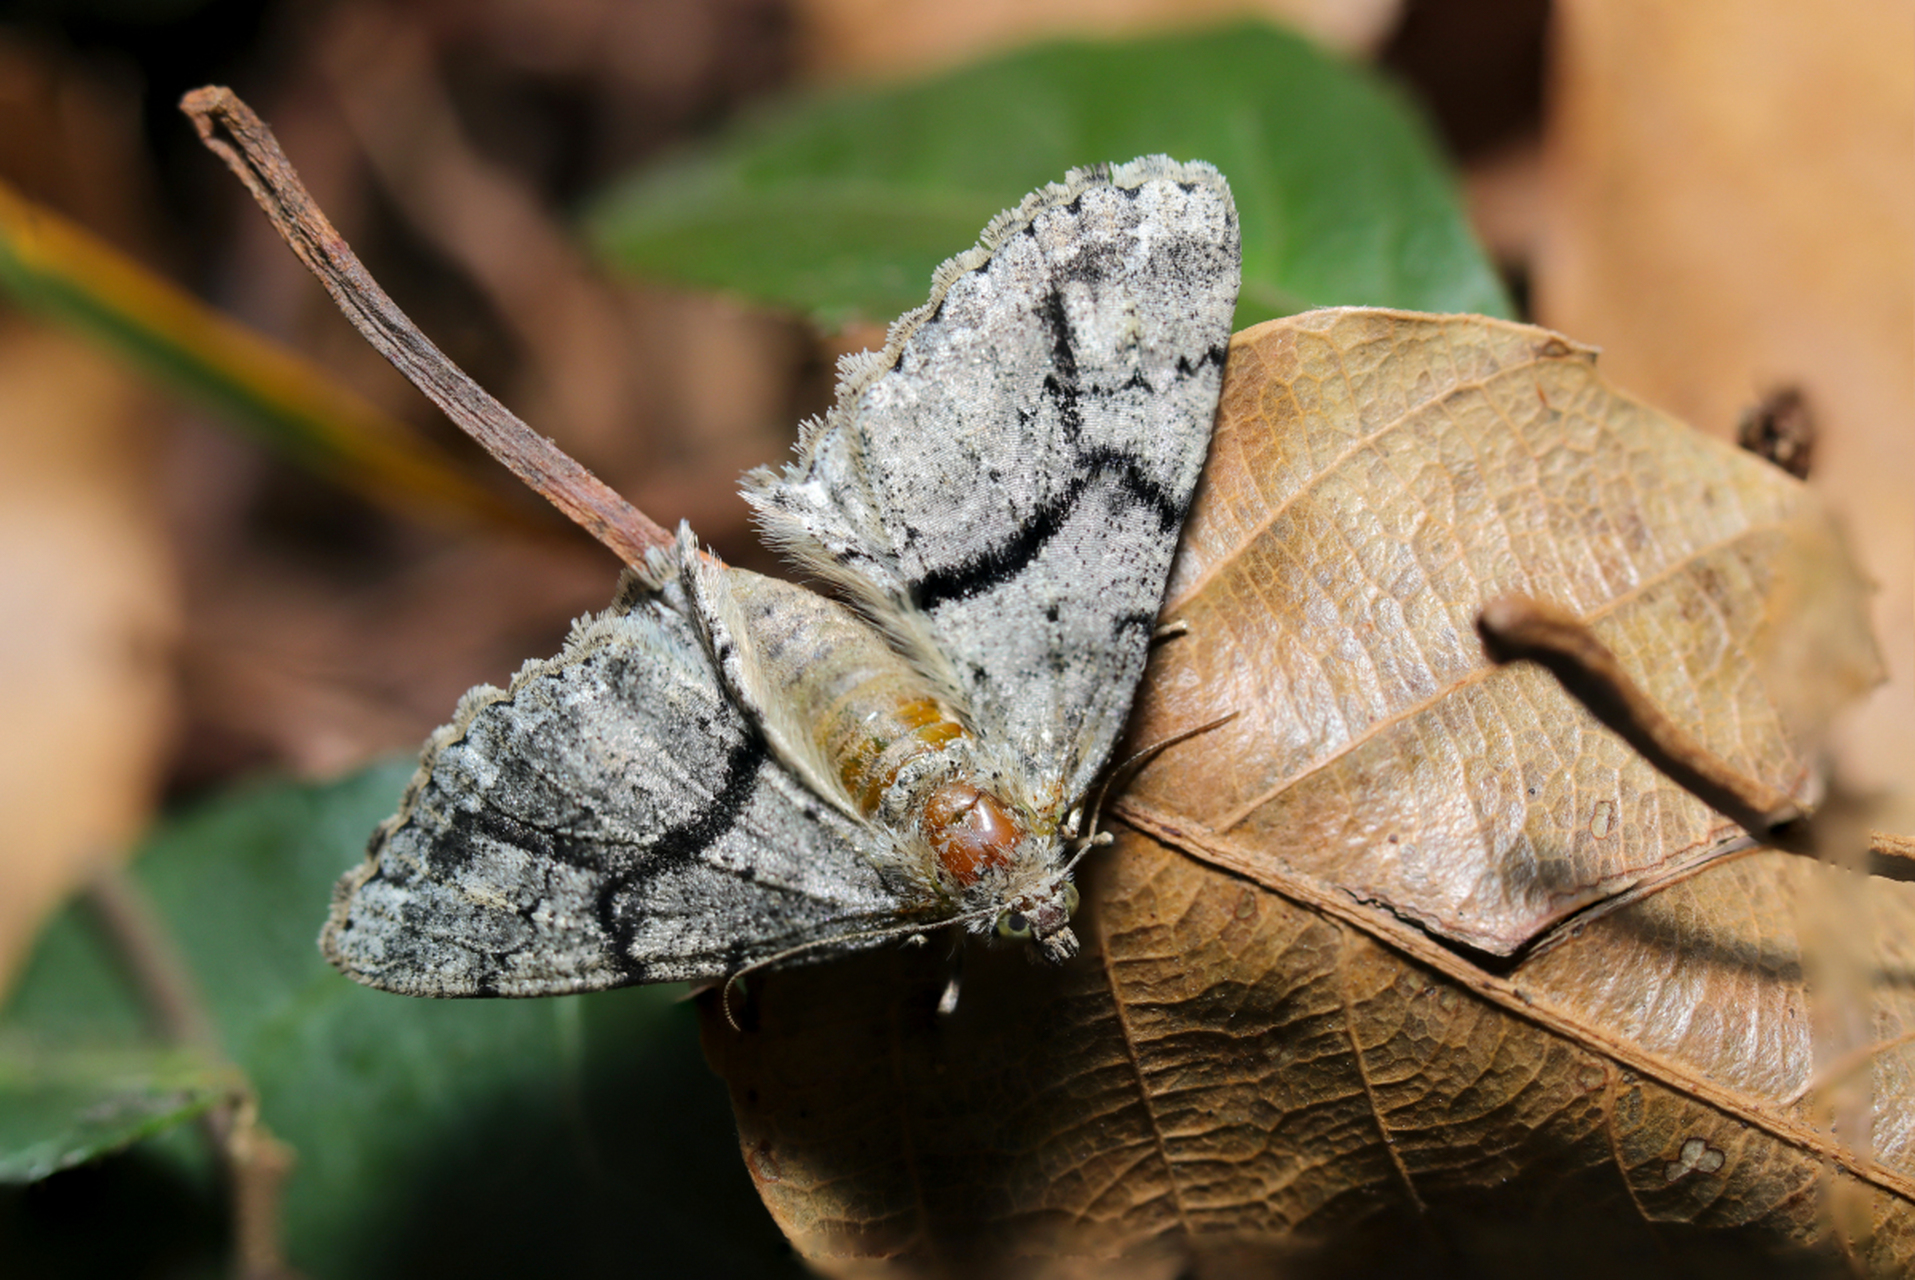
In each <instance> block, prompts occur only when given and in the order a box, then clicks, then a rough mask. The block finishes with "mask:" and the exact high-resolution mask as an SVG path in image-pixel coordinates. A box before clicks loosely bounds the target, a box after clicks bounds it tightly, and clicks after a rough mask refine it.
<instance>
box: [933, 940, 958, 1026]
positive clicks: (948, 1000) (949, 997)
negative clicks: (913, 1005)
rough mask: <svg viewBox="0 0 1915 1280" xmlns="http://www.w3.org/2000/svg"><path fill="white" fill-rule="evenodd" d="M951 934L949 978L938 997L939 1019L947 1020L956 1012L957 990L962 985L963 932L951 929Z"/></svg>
mask: <svg viewBox="0 0 1915 1280" xmlns="http://www.w3.org/2000/svg"><path fill="white" fill-rule="evenodd" d="M951 934H952V942H953V946H952V948H951V976H950V977H949V978H948V979H946V980H945V983H944V992H943V994H941V995H939V996H938V1017H940V1018H948V1017H950V1016H951V1015H952V1014H954V1013H956V1012H957V1007H958V990H959V988H960V987H962V986H963V984H964V931H963V930H962V929H953V930H951Z"/></svg>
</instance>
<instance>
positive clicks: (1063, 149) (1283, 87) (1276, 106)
mask: <svg viewBox="0 0 1915 1280" xmlns="http://www.w3.org/2000/svg"><path fill="white" fill-rule="evenodd" d="M1150 152H1164V153H1167V154H1169V155H1171V156H1173V157H1175V158H1177V159H1180V160H1190V159H1202V160H1208V161H1210V162H1211V163H1212V164H1214V165H1216V166H1217V167H1218V168H1219V169H1221V170H1222V171H1223V173H1224V175H1225V176H1226V177H1228V178H1229V179H1230V184H1231V187H1232V189H1233V190H1234V191H1235V193H1236V198H1237V209H1238V212H1239V215H1240V216H1241V218H1242V224H1243V277H1244V278H1243V293H1242V296H1241V300H1240V301H1239V303H1238V307H1237V325H1238V327H1240V328H1241V327H1244V326H1247V325H1250V324H1254V323H1256V322H1258V321H1261V320H1267V319H1270V318H1272V317H1274V316H1279V315H1285V314H1288V313H1290V312H1293V311H1300V310H1304V309H1306V308H1309V307H1319V306H1333V305H1342V304H1352V305H1354V304H1366V305H1373V306H1394V307H1405V308H1410V309H1414V310H1421V311H1476V312H1483V313H1486V314H1490V315H1508V314H1509V313H1510V308H1509V303H1508V301H1507V299H1506V298H1505V296H1504V294H1503V291H1502V287H1501V285H1500V284H1499V283H1498V282H1497V279H1496V275H1495V273H1494V271H1492V270H1491V268H1490V266H1489V264H1488V262H1487V261H1485V259H1484V257H1483V255H1482V252H1481V250H1480V249H1478V247H1477V246H1476V243H1475V241H1474V240H1473V239H1472V238H1471V235H1470V232H1469V229H1468V226H1467V224H1466V223H1465V221H1464V218H1463V214H1462V211H1461V208H1460V206H1459V203H1458V200H1457V195H1456V190H1455V185H1454V183H1453V181H1452V180H1451V178H1450V176H1449V175H1448V173H1447V172H1446V171H1445V168H1444V165H1443V162H1442V161H1441V159H1440V158H1439V156H1438V153H1437V150H1436V147H1435V145H1434V143H1433V142H1432V140H1431V138H1430V135H1429V133H1428V132H1427V130H1426V129H1425V128H1424V127H1423V125H1422V123H1421V121H1420V120H1419V119H1418V118H1417V116H1416V114H1415V112H1414V110H1413V109H1412V108H1411V107H1409V106H1408V105H1407V104H1406V102H1405V101H1404V99H1403V98H1402V97H1401V95H1399V94H1398V93H1397V92H1396V91H1395V90H1394V89H1393V88H1391V87H1390V86H1389V85H1388V84H1386V83H1384V82H1383V81H1381V80H1380V79H1379V78H1378V77H1377V76H1376V75H1374V74H1373V73H1371V72H1369V71H1367V70H1365V69H1362V68H1359V67H1355V66H1352V65H1350V64H1347V63H1344V62H1341V61H1339V60H1338V59H1336V58H1335V57H1333V56H1332V55H1330V54H1328V53H1325V52H1324V51H1322V50H1320V49H1318V48H1316V47H1314V46H1312V45H1310V44H1308V43H1306V42H1305V41H1303V40H1302V39H1299V38H1298V37H1296V36H1292V35H1288V34H1286V33H1284V32H1281V31H1278V30H1276V29H1274V28H1270V27H1266V26H1244V27H1237V28H1232V29H1227V30H1222V31H1215V32H1209V33H1204V34H1198V35H1185V36H1176V37H1156V38H1153V39H1149V40H1140V41H1133V42H1126V43H1108V44H1085V43H1070V44H1055V45H1047V46H1043V47H1040V48H1034V49H1030V50H1027V51H1025V52H1021V53H1017V54H1014V55H1012V56H1010V57H1007V58H1003V59H1000V60H997V61H993V62H988V63H984V64H980V65H977V66H973V67H969V68H967V69H964V70H961V71H958V72H956V73H955V74H952V75H948V76H945V77H942V78H940V79H937V80H933V81H928V82H925V83H921V84H912V85H906V86H903V87H898V88H891V89H884V90H863V91H857V92H850V93H841V94H838V95H834V96H830V97H824V98H817V99H813V100H808V101H799V102H795V103H791V104H788V105H786V106H785V107H783V108H782V109H779V110H776V111H768V112H765V113H762V114H760V115H758V116H756V117H754V118H752V119H750V120H748V121H746V122H744V123H742V124H740V125H738V126H737V127H735V128H733V129H731V130H730V131H728V132H727V133H725V134H724V135H723V136H721V137H720V138H719V139H717V140H716V141H715V142H713V143H712V144H711V145H710V146H709V147H707V148H705V149H703V150H701V151H698V152H695V153H693V154H689V155H684V156H681V157H679V158H677V159H676V160H674V161H671V162H668V163H665V164H662V165H660V166H658V167H656V168H654V169H651V170H648V171H647V172H645V173H643V174H641V175H639V176H638V177H637V178H636V179H635V180H634V181H632V182H630V183H629V184H627V185H625V186H624V187H622V188H620V189H618V190H616V191H615V192H613V193H611V194H610V195H609V196H608V197H606V198H605V199H603V200H602V201H601V202H600V203H599V204H598V205H597V206H596V207H595V208H594V209H593V210H591V211H590V214H589V216H588V229H589V231H590V234H591V236H592V238H593V240H594V241H595V243H597V245H598V246H599V247H600V249H601V250H602V252H604V253H605V254H606V255H607V256H609V257H610V258H611V259H612V260H614V261H616V262H618V263H620V264H622V265H623V266H625V267H627V268H629V269H631V270H633V271H635V272H640V273H643V274H646V275H649V276H653V277H656V278H659V279H663V280H668V281H674V282H678V283H682V284H689V285H695V286H700V287H705V288H715V289H725V290H730V291H734V292H737V293H741V294H744V295H746V296H748V297H751V298H755V299H758V300H760V301H763V302H767V303H771V304H774V305H780V306H786V307H792V308H796V309H798V310H801V311H805V312H808V313H810V314H811V315H813V316H814V317H815V318H817V319H819V320H820V321H822V322H824V323H827V324H834V325H835V324H840V323H843V322H844V321H846V320H848V319H851V318H854V317H862V318H865V319H871V320H888V319H889V318H890V317H892V316H894V315H896V314H898V313H899V312H902V311H904V310H906V309H908V308H910V307H914V306H917V305H918V304H920V303H922V302H923V301H924V298H925V293H926V289H927V287H928V284H929V282H930V278H931V272H932V270H933V269H934V268H935V267H936V266H937V264H938V263H940V262H942V261H943V260H944V259H946V258H948V257H950V256H951V255H952V254H954V253H957V252H959V251H960V250H962V249H964V248H966V247H968V246H969V245H971V244H972V243H974V242H975V240H976V238H977V233H978V230H979V228H981V227H982V226H983V225H984V224H985V222H986V221H988V220H989V219H990V218H991V216H992V215H993V214H995V213H997V212H998V211H999V210H1000V209H1004V208H1007V207H1009V206H1010V205H1012V204H1015V203H1016V201H1017V200H1018V199H1019V198H1020V197H1021V196H1022V195H1023V194H1024V193H1025V192H1027V191H1030V190H1033V189H1035V188H1036V187H1038V186H1041V185H1042V184H1044V183H1046V182H1051V181H1056V180H1057V179H1059V178H1061V177H1062V176H1063V175H1064V172H1065V171H1066V170H1067V169H1070V168H1071V167H1073V166H1079V165H1085V164H1090V163H1093V162H1096V161H1101V160H1112V161H1115V160H1128V159H1130V158H1131V157H1133V156H1137V155H1143V154H1146V153H1150Z"/></svg>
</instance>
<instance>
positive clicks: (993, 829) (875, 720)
mask: <svg viewBox="0 0 1915 1280" xmlns="http://www.w3.org/2000/svg"><path fill="white" fill-rule="evenodd" d="M884 659H885V660H884V661H883V662H882V663H881V664H880V665H881V666H884V667H888V666H891V663H892V662H893V661H896V660H895V658H893V656H892V655H891V653H890V650H889V649H886V650H885V653H884ZM922 684H923V680H922V678H921V677H919V676H918V674H917V673H916V672H915V671H913V670H911V669H910V668H909V667H908V666H906V665H905V664H903V663H901V662H899V663H898V664H897V668H895V669H892V670H882V669H880V670H874V671H872V672H871V673H870V678H869V679H867V680H863V681H861V682H859V683H857V684H855V685H854V686H852V687H851V688H850V689H849V690H847V691H846V692H845V694H844V696H842V697H841V698H839V699H838V700H837V702H836V703H835V705H833V706H832V707H831V708H830V709H829V711H827V712H826V713H825V715H824V716H823V717H822V719H821V720H820V722H819V724H820V727H821V728H822V729H823V733H822V735H821V736H820V742H819V745H821V746H822V747H823V748H824V750H825V753H826V755H827V757H828V758H829V759H830V760H831V761H832V763H833V764H834V765H836V766H837V772H838V780H839V781H840V782H842V783H843V784H844V788H845V791H846V793H847V794H849V795H850V796H851V798H852V800H853V801H854V802H855V803H856V804H857V806H858V809H859V811H860V812H861V813H863V814H864V815H865V816H866V817H868V818H869V817H876V816H878V815H879V813H880V811H881V810H884V809H885V808H886V805H885V801H886V798H887V797H888V796H889V795H890V793H891V791H892V789H893V788H894V787H897V786H898V783H899V778H900V777H906V776H907V775H910V774H916V775H918V776H920V777H923V778H924V779H925V781H926V782H927V783H928V784H929V785H921V786H911V785H910V784H909V782H908V781H907V784H906V785H907V793H906V794H905V795H902V796H899V797H897V798H896V799H895V800H894V802H893V805H894V808H895V807H901V808H903V809H904V810H905V811H906V812H907V813H913V812H914V813H915V815H916V817H917V824H918V828H919V831H920V833H921V834H922V835H923V836H924V840H925V843H926V844H928V845H930V846H931V851H932V852H933V853H934V854H936V855H937V859H938V863H939V865H940V866H942V867H943V869H944V871H945V872H946V874H948V875H949V876H950V877H951V878H952V879H953V880H955V881H956V882H957V883H958V885H959V886H961V887H967V888H968V887H969V886H970V885H972V884H975V883H976V882H977V881H978V879H979V878H980V877H981V876H983V875H984V873H985V872H987V871H989V870H991V869H993V868H998V867H1003V866H1005V865H1006V864H1007V863H1008V862H1009V860H1010V855H1011V851H1012V850H1013V849H1014V848H1016V846H1017V842H1018V841H1019V840H1021V839H1022V838H1023V837H1024V835H1025V834H1026V832H1025V828H1024V824H1023V823H1021V822H1019V821H1018V819H1017V817H1016V815H1015V814H1014V813H1013V812H1012V811H1011V809H1010V808H1009V807H1008V806H1007V805H1005V804H1004V802H1003V801H1001V800H999V799H998V798H997V797H996V796H994V795H992V794H991V793H990V792H988V791H985V790H982V789H980V788H979V787H977V786H975V785H973V784H972V783H971V782H968V781H966V780H965V779H964V778H963V777H962V776H961V775H959V776H943V777H942V778H941V780H938V781H935V782H932V781H931V778H933V777H935V776H938V775H945V774H949V773H950V771H949V770H946V769H939V768H937V767H936V766H937V765H938V764H940V763H945V761H944V760H940V759H939V757H945V758H948V760H949V763H951V764H962V763H964V762H968V761H969V760H970V759H971V758H972V751H971V748H972V747H973V746H975V739H974V738H973V737H972V736H971V732H970V730H968V729H966V728H965V727H964V725H963V723H962V722H960V721H959V720H958V718H957V717H956V716H955V715H954V714H953V713H952V712H951V711H950V710H949V709H948V708H946V707H945V706H944V704H943V703H942V702H940V701H939V700H938V699H937V698H936V697H935V696H932V695H931V694H930V693H928V692H927V691H925V690H924V689H923V688H922ZM924 764H931V765H932V766H933V767H932V768H930V769H925V770H919V769H914V768H913V766H919V765H924Z"/></svg>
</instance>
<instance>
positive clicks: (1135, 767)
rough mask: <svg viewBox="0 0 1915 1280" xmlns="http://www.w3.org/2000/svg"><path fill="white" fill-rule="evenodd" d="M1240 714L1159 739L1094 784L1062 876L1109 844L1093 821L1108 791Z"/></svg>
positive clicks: (1101, 808)
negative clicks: (1085, 820) (1086, 818)
mask: <svg viewBox="0 0 1915 1280" xmlns="http://www.w3.org/2000/svg"><path fill="white" fill-rule="evenodd" d="M1242 714H1243V713H1242V712H1240V711H1232V712H1231V713H1230V714H1229V715H1227V716H1218V717H1217V718H1216V719H1215V720H1212V721H1210V722H1209V723H1208V724H1200V725H1198V726H1197V727H1196V728H1194V729H1185V730H1184V731H1183V732H1181V733H1173V734H1171V735H1170V736H1169V737H1168V738H1161V739H1159V740H1158V741H1156V742H1153V743H1151V744H1150V745H1149V746H1147V747H1145V748H1144V749H1143V750H1142V751H1139V752H1137V753H1136V754H1135V755H1133V756H1131V757H1130V758H1129V759H1128V760H1126V761H1124V762H1123V763H1122V764H1120V765H1118V766H1117V767H1116V768H1115V769H1111V770H1109V771H1107V772H1106V773H1105V774H1104V780H1103V781H1102V782H1100V783H1098V784H1097V798H1096V799H1095V800H1093V801H1092V802H1091V807H1090V826H1089V830H1087V831H1086V832H1085V833H1084V834H1083V835H1082V836H1080V837H1078V847H1077V852H1076V853H1075V854H1074V855H1072V857H1071V860H1070V861H1069V862H1067V863H1065V864H1064V874H1066V875H1069V874H1070V872H1071V869H1072V868H1073V867H1075V866H1076V865H1077V864H1078V863H1079V862H1080V861H1082V860H1083V857H1084V855H1085V854H1087V853H1089V852H1090V851H1091V850H1092V849H1094V848H1096V847H1098V846H1099V845H1106V844H1109V843H1110V833H1109V832H1108V831H1099V830H1098V829H1097V818H1098V815H1099V814H1101V813H1102V812H1103V810H1104V798H1105V797H1106V796H1108V795H1109V794H1110V792H1111V790H1112V788H1116V789H1117V790H1122V789H1123V788H1124V787H1127V786H1129V785H1130V784H1131V780H1132V779H1134V778H1135V777H1136V776H1137V775H1138V774H1139V773H1140V772H1142V770H1143V767H1144V766H1145V765H1147V764H1149V763H1150V762H1151V761H1152V760H1154V759H1156V758H1157V757H1158V756H1159V755H1161V754H1162V753H1163V752H1165V751H1168V750H1169V749H1170V748H1172V747H1174V746H1176V745H1177V744H1178V743H1180V742H1188V741H1189V740H1190V739H1192V738H1194V737H1196V736H1197V735H1198V734H1200V733H1209V732H1210V731H1211V730H1212V729H1215V728H1218V727H1219V726H1221V725H1226V724H1229V723H1230V722H1231V721H1232V720H1235V719H1236V718H1237V717H1238V716H1239V715H1242ZM1120 778H1121V779H1122V781H1121V782H1119V781H1118V780H1119V779H1120Z"/></svg>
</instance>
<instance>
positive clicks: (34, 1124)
mask: <svg viewBox="0 0 1915 1280" xmlns="http://www.w3.org/2000/svg"><path fill="white" fill-rule="evenodd" d="M238 1083H239V1082H238V1081H237V1080H236V1079H235V1078H234V1077H233V1074H232V1072H231V1071H230V1070H224V1069H222V1068H220V1067H218V1066H216V1065H213V1064H209V1063H207V1062H205V1061H203V1060H202V1059H200V1058H198V1057H196V1056H195V1055H193V1054H189V1053H184V1052H179V1051H175V1050H165V1049H152V1048H141V1047H124V1048H113V1049H72V1048H68V1049H59V1048H50V1047H48V1046H45V1045H39V1044H33V1043H26V1042H21V1041H16V1040H11V1039H9V1040H7V1041H5V1042H0V1183H25V1182H37V1181H39V1180H40V1179H42V1178H45V1177H48V1176H50V1175H52V1174H55V1173H58V1172H59V1171H60V1170H62V1169H70V1168H72V1167H73V1166H75V1165H78V1164H82V1163H85V1162H86V1161H88V1160H95V1159H98V1158H99V1157H100V1156H103V1155H106V1154H108V1153H109V1152H113V1151H117V1150H119V1149H120V1148H122V1147H126V1146H130V1145H131V1144H133V1143H135V1142H138V1141H139V1140H140V1139H142V1138H147V1137H151V1136H153V1135H154V1134H158V1133H163V1132H165V1131H166V1130H167V1129H170V1128H172V1127H173V1126H174V1125H177V1124H180V1123H181V1122H183V1121H186V1120H191V1119H193V1118H194V1117H195V1116H198V1115H199V1114H200V1113H202V1112H204V1111H205V1110H206V1109H207V1108H208V1107H211V1106H212V1105H214V1104H215V1103H217V1102H219V1101H221V1100H222V1099H224V1098H229V1097H232V1096H233V1095H234V1093H235V1092H236V1091H237V1089H238Z"/></svg>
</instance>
